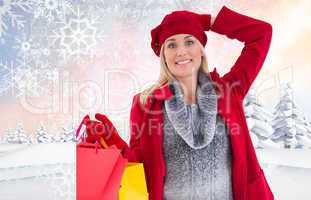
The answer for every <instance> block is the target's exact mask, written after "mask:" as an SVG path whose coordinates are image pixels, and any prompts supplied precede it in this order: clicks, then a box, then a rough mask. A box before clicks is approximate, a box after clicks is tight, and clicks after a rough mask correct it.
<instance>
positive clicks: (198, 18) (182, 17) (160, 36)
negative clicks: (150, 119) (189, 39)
mask: <svg viewBox="0 0 311 200" xmlns="http://www.w3.org/2000/svg"><path fill="white" fill-rule="evenodd" d="M210 25H211V15H209V14H197V13H194V12H190V11H186V10H182V11H174V12H172V13H170V14H168V15H166V16H165V17H164V19H163V20H162V22H161V24H160V25H158V26H157V27H155V28H154V29H152V30H151V48H152V49H153V51H154V53H155V54H156V55H157V56H160V49H161V46H162V44H163V43H164V41H165V40H166V39H167V38H168V37H170V36H172V35H175V34H181V33H184V34H190V35H193V36H195V37H196V38H197V39H198V40H199V41H200V42H201V44H202V45H203V46H204V47H205V45H206V42H207V36H206V34H205V32H204V31H209V29H210Z"/></svg>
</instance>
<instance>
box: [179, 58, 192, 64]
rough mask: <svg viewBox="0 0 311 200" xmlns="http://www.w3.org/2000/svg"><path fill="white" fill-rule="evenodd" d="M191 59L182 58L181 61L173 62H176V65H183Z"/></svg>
mask: <svg viewBox="0 0 311 200" xmlns="http://www.w3.org/2000/svg"><path fill="white" fill-rule="evenodd" d="M191 61H192V59H187V60H183V61H178V62H176V63H175V64H177V65H185V64H188V63H190V62H191Z"/></svg>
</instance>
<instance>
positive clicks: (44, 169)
mask: <svg viewBox="0 0 311 200" xmlns="http://www.w3.org/2000/svg"><path fill="white" fill-rule="evenodd" d="M75 153H76V151H75V144H74V143H51V144H36V145H18V144H14V145H7V144H5V145H2V144H1V145H0V199H1V200H18V199H31V200H39V199H47V200H60V199H61V200H63V199H64V200H73V199H75V181H76V179H75V171H76V169H75V157H76V156H75Z"/></svg>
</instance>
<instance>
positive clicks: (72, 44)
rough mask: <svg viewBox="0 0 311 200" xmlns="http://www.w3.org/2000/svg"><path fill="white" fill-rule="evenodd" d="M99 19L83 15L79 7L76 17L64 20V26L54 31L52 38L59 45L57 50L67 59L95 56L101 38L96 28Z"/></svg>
mask: <svg viewBox="0 0 311 200" xmlns="http://www.w3.org/2000/svg"><path fill="white" fill-rule="evenodd" d="M97 19H98V18H91V19H90V17H89V16H88V17H84V16H82V15H81V13H80V9H79V8H78V9H77V13H76V15H75V16H74V17H72V18H70V19H69V21H68V22H66V21H63V22H62V23H61V24H62V26H61V27H60V28H59V29H57V30H55V31H53V35H52V36H50V38H52V39H53V42H54V45H55V46H59V49H57V50H58V51H59V52H60V53H61V55H62V57H63V58H64V59H65V60H67V59H69V58H71V59H73V60H74V61H78V62H79V61H80V60H81V58H84V57H91V58H93V57H94V56H95V51H94V47H95V45H96V42H97V40H98V39H100V38H101V34H99V31H98V29H97V28H96V27H97V21H96V20H97Z"/></svg>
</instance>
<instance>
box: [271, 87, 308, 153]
mask: <svg viewBox="0 0 311 200" xmlns="http://www.w3.org/2000/svg"><path fill="white" fill-rule="evenodd" d="M274 114H275V118H274V120H273V122H272V124H273V127H274V129H275V131H274V133H273V135H272V140H273V141H275V142H277V143H280V144H282V145H283V146H284V147H285V148H304V147H310V146H311V140H310V138H308V126H307V123H306V119H305V117H304V116H303V114H302V113H301V111H300V110H299V109H298V107H297V106H296V104H295V103H294V101H293V90H292V87H291V86H290V84H286V85H284V86H283V88H282V92H281V98H280V101H279V102H278V104H277V105H276V106H275V112H274Z"/></svg>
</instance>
